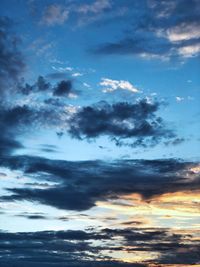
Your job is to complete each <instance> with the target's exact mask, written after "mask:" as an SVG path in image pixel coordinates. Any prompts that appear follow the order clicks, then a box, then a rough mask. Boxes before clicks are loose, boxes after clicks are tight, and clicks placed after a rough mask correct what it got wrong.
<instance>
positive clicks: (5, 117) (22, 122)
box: [0, 103, 59, 155]
mask: <svg viewBox="0 0 200 267" xmlns="http://www.w3.org/2000/svg"><path fill="white" fill-rule="evenodd" d="M58 122H59V116H58V114H57V113H56V112H55V111H54V112H52V110H51V109H48V108H37V109H34V108H30V107H28V106H27V105H23V106H14V107H8V106H4V105H1V103H0V127H1V131H0V154H1V155H3V154H10V153H11V152H12V151H14V150H15V149H18V148H21V147H22V144H21V143H20V142H19V141H18V140H17V139H18V138H19V137H20V136H22V135H23V134H24V133H26V132H27V131H28V132H30V129H35V128H38V127H39V128H40V127H42V126H44V125H48V126H49V125H54V126H55V125H56V124H57V123H58Z"/></svg>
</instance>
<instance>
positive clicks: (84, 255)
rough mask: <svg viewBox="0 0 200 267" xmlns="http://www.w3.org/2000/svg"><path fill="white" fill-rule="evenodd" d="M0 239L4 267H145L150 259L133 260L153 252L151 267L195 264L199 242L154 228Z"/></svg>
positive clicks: (12, 235)
mask: <svg viewBox="0 0 200 267" xmlns="http://www.w3.org/2000/svg"><path fill="white" fill-rule="evenodd" d="M184 238H185V240H184ZM0 240H1V241H0V254H1V255H2V257H1V258H0V264H2V265H3V266H5V267H6V266H14V267H18V266H27V264H28V265H29V266H35V264H36V263H37V266H39V267H46V266H49V265H52V266H55V267H58V266H59V267H60V266H61V267H69V266H70V267H71V266H74V267H75V266H76V267H87V266H89V267H93V266H97V267H114V266H115V267H147V266H150V264H151V263H152V261H151V260H150V261H145V260H143V257H141V258H142V259H141V260H140V263H139V262H138V261H137V262H136V260H134V258H135V257H136V255H146V254H148V255H149V256H151V255H152V254H153V253H156V263H157V264H156V265H155V266H161V267H162V266H165V264H197V263H198V262H199V254H198V250H199V246H200V245H199V241H198V240H197V241H196V242H195V244H192V241H193V233H191V232H190V231H188V235H187V234H184V233H183V234H181V233H179V234H177V233H173V232H170V230H169V229H158V228H147V229H144V228H141V229H140V228H138V229H136V228H127V229H116V228H115V229H110V228H103V229H101V230H99V231H98V230H95V229H91V230H90V231H80V230H73V231H72V230H68V231H40V232H27V233H25V232H24V233H23V232H21V233H7V232H1V233H0ZM116 240H118V241H117V242H116ZM183 240H184V242H182V241H183ZM98 244H100V245H98ZM124 253H125V254H124ZM144 253H146V254H144ZM117 255H118V257H117ZM120 255H122V256H121V257H120ZM123 255H126V256H127V258H128V256H132V262H126V259H124V258H123ZM162 263H163V265H162ZM181 266H182V265H181Z"/></svg>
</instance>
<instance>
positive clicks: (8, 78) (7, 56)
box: [0, 17, 25, 95]
mask: <svg viewBox="0 0 200 267" xmlns="http://www.w3.org/2000/svg"><path fill="white" fill-rule="evenodd" d="M12 26H13V22H12V21H11V20H10V19H9V18H7V17H0V58H1V60H0V86H1V90H0V93H1V94H4V95H6V92H8V91H10V90H11V85H12V84H13V83H16V82H17V81H18V79H19V77H20V75H21V74H22V73H23V71H24V69H25V62H24V57H23V55H22V54H21V53H20V51H19V50H18V43H19V39H18V38H17V37H16V36H15V35H14V34H13V33H12Z"/></svg>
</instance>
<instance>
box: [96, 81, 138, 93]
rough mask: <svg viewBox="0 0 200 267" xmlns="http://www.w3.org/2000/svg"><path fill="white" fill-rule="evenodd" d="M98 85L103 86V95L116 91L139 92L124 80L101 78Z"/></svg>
mask: <svg viewBox="0 0 200 267" xmlns="http://www.w3.org/2000/svg"><path fill="white" fill-rule="evenodd" d="M99 84H100V85H101V86H103V92H104V93H108V92H113V91H115V90H118V89H121V90H127V91H130V92H132V93H138V92H139V90H138V89H137V88H136V87H135V86H133V85H132V84H131V83H130V82H129V81H125V80H112V79H107V78H102V79H101V82H100V83H99Z"/></svg>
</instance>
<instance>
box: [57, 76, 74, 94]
mask: <svg viewBox="0 0 200 267" xmlns="http://www.w3.org/2000/svg"><path fill="white" fill-rule="evenodd" d="M71 91H72V82H71V81H70V80H68V81H61V82H60V83H58V84H57V86H56V87H55V89H54V92H53V94H54V95H55V96H69V95H70V93H71Z"/></svg>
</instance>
